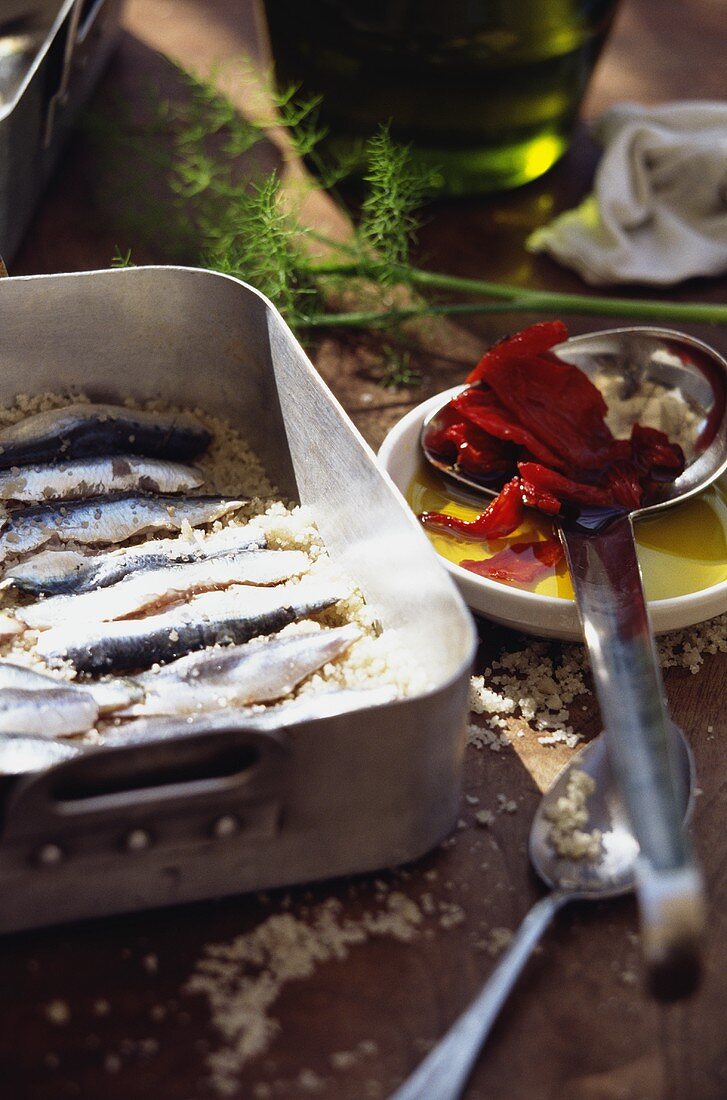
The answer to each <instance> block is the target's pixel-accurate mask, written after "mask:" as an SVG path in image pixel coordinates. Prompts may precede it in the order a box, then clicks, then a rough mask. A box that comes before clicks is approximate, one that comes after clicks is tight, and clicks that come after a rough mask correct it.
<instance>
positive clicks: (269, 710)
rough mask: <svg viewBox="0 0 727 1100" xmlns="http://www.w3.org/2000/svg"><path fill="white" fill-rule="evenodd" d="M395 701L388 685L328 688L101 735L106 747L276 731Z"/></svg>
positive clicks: (134, 722)
mask: <svg viewBox="0 0 727 1100" xmlns="http://www.w3.org/2000/svg"><path fill="white" fill-rule="evenodd" d="M395 698H396V690H395V689H394V688H393V687H391V686H390V685H387V686H386V687H383V688H382V687H376V688H356V689H354V688H339V687H335V688H331V690H330V691H323V692H320V693H319V692H316V693H315V694H312V695H304V696H300V697H298V698H297V699H285V700H284V701H283V702H281V703H275V704H274V705H273V706H269V707H266V708H265V709H264V710H261V709H260V708H259V707H256V706H251V707H226V708H225V709H224V710H215V711H211V712H210V713H207V714H193V715H189V714H178V715H164V716H159V717H156V716H154V717H139V718H129V719H118V720H116V719H115V720H114V722H113V723H108V724H106V725H105V726H104V729H103V736H104V741H105V743H106V744H109V745H139V744H144V743H148V742H151V741H166V740H170V739H173V738H176V737H185V736H190V735H193V734H195V733H201V732H202V731H203V730H210V729H234V727H235V726H239V727H240V729H245V728H246V727H254V728H257V729H277V728H278V727H279V726H281V725H284V726H286V727H288V726H294V725H297V724H300V723H303V722H316V721H318V720H319V719H321V718H331V717H337V716H339V715H342V714H348V713H350V712H351V711H357V710H369V709H370V708H371V707H378V706H383V705H384V704H386V703H390V702H392V701H393V700H394V699H395Z"/></svg>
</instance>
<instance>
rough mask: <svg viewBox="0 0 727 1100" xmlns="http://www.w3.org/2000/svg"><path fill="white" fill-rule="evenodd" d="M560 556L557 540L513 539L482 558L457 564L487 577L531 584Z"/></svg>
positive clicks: (556, 562)
mask: <svg viewBox="0 0 727 1100" xmlns="http://www.w3.org/2000/svg"><path fill="white" fill-rule="evenodd" d="M562 559H563V548H562V546H561V545H560V543H559V542H558V540H557V539H546V541H545V542H516V543H514V544H513V545H512V546H506V547H505V549H504V550H500V551H499V553H497V554H493V556H492V557H491V558H488V559H487V560H486V561H471V560H467V561H462V562H460V565H461V566H463V568H465V569H469V571H470V572H471V573H477V574H478V575H479V576H481V577H489V578H490V579H491V580H495V581H504V582H505V583H506V584H522V585H532V584H534V583H535V582H536V581H538V580H540V578H541V577H543V576H545V574H546V573H548V572H549V571H550V570H551V569H553V568H554V567H555V566H557V565H558V564H559V562H560V561H562Z"/></svg>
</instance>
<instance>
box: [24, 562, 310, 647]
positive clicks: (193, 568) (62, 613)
mask: <svg viewBox="0 0 727 1100" xmlns="http://www.w3.org/2000/svg"><path fill="white" fill-rule="evenodd" d="M310 564H311V563H310V560H309V559H308V558H307V557H306V555H305V554H303V553H301V551H300V550H242V551H240V552H239V553H238V554H228V555H227V556H226V557H220V558H215V559H213V560H212V561H209V560H208V561H193V562H189V563H187V564H186V565H171V566H169V567H168V568H166V569H154V570H151V571H150V572H149V573H137V574H136V575H134V574H132V576H130V577H129V578H128V579H126V580H123V581H119V583H118V584H113V585H111V586H110V587H108V588H99V589H98V590H97V591H95V592H83V593H81V594H77V593H72V594H71V595H69V596H50V597H49V598H48V599H46V600H40V601H39V602H38V603H34V604H31V605H30V606H28V607H19V608H17V609H16V612H15V614H16V617H17V618H18V619H20V621H21V622H24V623H25V625H26V626H29V627H30V628H31V629H33V630H45V629H47V628H48V627H53V626H61V625H62V624H63V623H64V622H70V621H72V622H74V623H82V622H91V623H98V622H110V621H112V620H113V619H126V618H129V617H130V616H139V615H141V614H143V613H145V612H149V611H150V610H156V609H158V608H160V607H163V606H164V604H170V603H177V602H178V601H179V600H183V599H187V598H188V597H190V596H192V595H194V594H195V593H197V592H207V591H210V590H211V589H223V588H229V587H230V585H233V584H254V585H271V584H280V582H281V581H288V580H290V579H291V578H292V577H300V576H302V575H303V573H306V572H307V571H308V569H309V568H310Z"/></svg>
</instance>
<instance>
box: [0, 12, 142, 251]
mask: <svg viewBox="0 0 727 1100" xmlns="http://www.w3.org/2000/svg"><path fill="white" fill-rule="evenodd" d="M123 3H124V0H0V47H2V44H3V41H5V42H8V41H9V39H10V37H11V36H12V37H13V38H14V39H16V40H17V38H18V37H20V36H22V37H27V38H28V39H29V41H31V42H32V43H34V44H35V46H34V50H35V52H32V51H31V53H30V55H29V56H28V57H27V58H25V57H18V58H16V59H15V60H13V61H7V60H6V61H5V62H3V61H2V60H0V255H2V256H3V257H4V258H5V260H11V259H12V258H13V255H14V254H15V252H16V250H17V248H18V245H19V244H20V241H21V239H22V237H23V234H24V232H25V230H26V228H27V226H28V223H29V221H30V219H31V217H32V214H33V210H34V209H35V205H36V203H37V201H38V198H39V197H40V195H41V192H42V191H43V189H44V187H45V185H46V183H47V182H48V179H49V177H50V175H51V173H52V171H53V169H54V167H55V164H56V162H57V160H58V156H59V154H60V152H61V149H62V147H63V144H64V142H65V140H66V138H67V137H68V134H69V132H70V129H71V126H72V124H73V122H74V120H75V118H76V116H77V114H78V112H79V110H80V108H81V107H82V105H83V103H84V102H85V101H86V99H87V98H88V97H89V95H90V93H91V91H92V89H93V87H94V85H95V83H96V81H97V80H98V77H99V76H100V74H101V72H102V70H103V68H104V66H105V64H106V62H107V60H108V58H109V55H110V53H111V51H112V49H113V47H114V45H115V43H116V40H117V38H118V34H119V28H120V21H121V12H122V8H123ZM1 52H2V51H1V50H0V55H1ZM3 78H4V79H3Z"/></svg>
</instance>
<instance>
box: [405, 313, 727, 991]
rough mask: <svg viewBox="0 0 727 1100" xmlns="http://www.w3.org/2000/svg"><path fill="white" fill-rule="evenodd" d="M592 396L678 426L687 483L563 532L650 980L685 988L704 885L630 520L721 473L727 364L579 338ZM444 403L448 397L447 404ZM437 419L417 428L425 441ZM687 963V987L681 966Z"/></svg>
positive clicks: (584, 517) (637, 337) (674, 346)
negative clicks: (608, 397) (652, 408)
mask: <svg viewBox="0 0 727 1100" xmlns="http://www.w3.org/2000/svg"><path fill="white" fill-rule="evenodd" d="M553 351H554V352H555V354H557V355H558V357H559V358H560V359H563V360H566V361H567V362H570V363H573V364H575V365H576V366H578V367H579V368H580V369H581V370H582V371H584V372H585V373H586V374H588V375H589V376H590V377H591V378H593V379H594V380H595V381H596V383H597V384H600V385H601V386H602V387H603V386H608V387H609V389H613V387H614V386H616V387H617V389H618V391H619V393H618V400H620V401H621V402H622V403H623V404H624V407H625V408H628V409H630V410H631V420H632V421H637V420H639V419H640V417H641V416H642V415H643V409H644V408H645V407H646V405H647V403H649V402H652V403H653V402H657V403H659V402H661V404H662V406H663V407H666V406H667V404H668V406H669V408H670V410H671V412H672V413H673V414H674V415H675V416H677V417H679V416H681V421H682V423H681V430H680V437H682V438H680V440H679V441H680V442H682V445H683V447H684V449H685V453H686V455H687V467H686V469H685V471H684V473H683V474H682V475H681V476H680V477H679V478H677V479H676V481H674V482H671V483H664V484H663V485H662V486H661V487H660V490H659V494H658V496H657V498H656V500H655V501H654V502H653V503H651V504H650V505H649V507H646V508H640V509H639V510H638V511H634V512H633V513H631V515H627V514H624V513H620V514H619V513H614V512H606V511H604V510H600V511H598V510H591V511H586V510H584V511H582V512H581V513H580V515H578V516H577V517H576V518H574V519H570V520H569V519H560V520H559V534H560V538H561V541H562V543H563V546H564V549H565V553H566V557H567V561H568V566H569V569H570V573H571V578H572V581H573V588H574V591H575V597H576V604H577V607H578V613H579V616H580V619H581V623H582V626H583V633H584V637H585V641H586V645H587V647H588V652H589V656H590V662H591V668H592V671H593V677H594V681H595V686H596V693H597V696H598V701H599V704H600V708H601V715H602V718H603V722H604V726H605V733H606V739H607V742H608V746H609V753H610V756H611V761H612V766H613V770H614V776H615V780H616V783H617V785H618V788H619V791H620V792H621V795H622V797H623V800H624V803H625V806H626V809H627V812H628V815H629V819H630V821H631V824H632V828H633V831H634V834H635V836H636V838H637V840H638V843H639V847H640V849H641V858H640V859H639V862H638V865H637V868H636V890H637V895H638V899H639V907H640V911H641V921H642V932H643V935H642V944H643V950H644V956H645V959H646V962H647V964H648V965H649V967H650V968H651V971H652V978H653V980H654V981H655V982H657V983H658V981H659V980H660V977H668V974H669V972H670V971H671V972H672V973H673V974H676V973H677V972H678V973H679V974H680V976H681V978H682V979H683V980H684V982H685V989H686V988H688V987H691V986H693V984H694V975H695V973H696V970H697V961H698V949H699V940H700V936H701V932H702V929H703V924H704V896H703V886H702V880H701V875H700V873H699V871H698V869H697V867H696V865H695V863H694V859H693V856H692V852H691V848H690V845H689V841H688V838H687V836H686V834H685V832H684V829H683V827H682V814H681V810H680V803H679V799H678V795H677V779H678V771H677V764H676V761H675V760H674V759H673V752H672V748H671V739H670V737H669V735H668V731H669V727H670V720H669V715H668V710H667V706H666V700H665V695H664V688H663V683H662V678H661V672H660V669H659V664H658V660H657V655H656V649H655V645H654V640H653V636H652V632H651V627H650V624H649V618H648V613H647V609H646V601H645V598H644V594H643V587H642V582H641V573H640V570H639V564H638V560H637V557H636V548H635V545H634V536H633V520H634V519H636V518H638V517H641V516H645V515H653V514H654V513H655V512H657V511H659V510H661V509H663V508H667V507H671V506H672V505H674V504H677V503H679V502H681V501H683V500H686V499H687V498H688V497H691V496H693V495H694V494H695V493H699V492H701V491H702V490H703V489H705V488H706V487H707V486H708V485H709V484H711V482H713V481H714V480H715V479H716V478H718V477H719V476H720V474H722V473H724V471H725V469H727V418H726V416H725V408H726V404H727V402H726V400H725V398H726V394H727V362H725V360H724V359H723V358H722V357H721V356H720V355H718V354H717V353H716V352H715V351H713V350H712V349H711V348H709V347H708V346H707V345H706V344H703V343H701V342H700V341H699V340H694V339H692V338H691V337H689V336H684V335H682V334H680V333H677V332H669V331H665V330H661V329H652V328H626V329H615V330H612V331H608V332H598V333H593V334H591V335H588V336H578V337H575V338H574V339H571V340H568V341H566V342H565V343H563V344H561V345H559V346H558V347H556V348H554V349H553ZM449 396H451V395H449ZM439 411H441V410H438V411H437V412H435V413H434V414H433V415H432V416H431V417H429V418H428V419H427V421H425V424H424V426H423V428H422V441H424V439H425V436H426V433H427V430H428V429H429V427H430V425H431V424H432V421H434V420H436V417H437V415H438V412H439ZM422 449H423V451H424V455H425V457H426V459H427V461H428V462H430V463H431V464H432V465H434V466H436V468H437V469H438V470H439V471H440V472H442V473H444V474H445V475H446V476H447V477H449V478H453V479H454V480H455V481H456V482H457V483H458V484H460V485H462V486H464V487H466V489H467V490H468V491H469V492H470V494H471V492H472V490H474V491H475V492H476V493H477V495H478V496H481V495H482V494H489V495H495V492H496V490H494V489H493V488H491V487H487V486H484V485H481V484H479V483H478V482H477V481H475V480H473V479H471V478H468V477H466V476H464V475H462V474H461V473H459V471H457V470H452V469H451V468H450V467H449V466H447V465H446V464H445V463H442V462H440V461H438V460H437V459H436V457H435V456H434V455H432V454H430V453H429V452H428V451H427V449H426V446H425V444H424V442H422ZM689 957H691V959H692V978H691V980H689V978H688V972H689V967H688V966H687V964H686V960H687V959H688V958H689Z"/></svg>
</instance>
